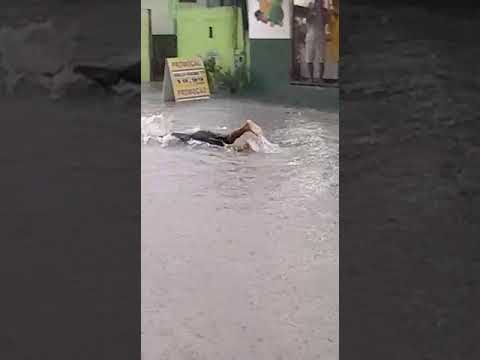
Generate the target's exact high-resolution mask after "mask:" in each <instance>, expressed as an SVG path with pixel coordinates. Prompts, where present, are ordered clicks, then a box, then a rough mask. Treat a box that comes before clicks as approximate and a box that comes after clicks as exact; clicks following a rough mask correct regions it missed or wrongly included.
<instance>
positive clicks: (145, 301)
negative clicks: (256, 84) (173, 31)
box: [142, 85, 338, 360]
mask: <svg viewBox="0 0 480 360" xmlns="http://www.w3.org/2000/svg"><path fill="white" fill-rule="evenodd" d="M247 118H250V119H253V120H254V121H255V122H257V123H258V124H259V125H260V126H261V127H262V128H263V130H264V135H265V137H266V138H267V139H268V141H270V142H271V143H273V144H276V146H275V148H274V150H275V151H268V152H262V151H260V152H250V153H238V152H234V151H227V150H225V149H223V148H216V147H211V146H206V145H202V144H178V143H168V144H165V143H162V142H161V141H160V142H159V141H156V140H155V136H154V135H159V134H158V132H161V133H163V134H160V135H164V134H166V133H167V132H168V131H181V132H182V131H183V132H189V131H194V130H196V129H208V130H213V131H217V132H226V131H228V130H231V129H233V128H235V127H238V126H240V125H241V124H242V121H243V120H244V119H247ZM147 122H148V123H149V124H150V125H152V124H156V127H155V131H156V132H157V134H153V133H154V132H155V131H153V130H152V129H154V128H153V127H151V126H150V125H149V126H150V127H147V126H145V124H146V123H147ZM142 126H144V132H145V133H147V134H145V133H144V136H145V135H151V136H152V137H151V138H150V140H149V141H148V142H147V143H146V144H144V145H142V357H143V360H163V359H165V360H166V359H209V360H210V359H219V360H220V359H222V360H223V359H237V360H242V359H250V360H256V359H259V360H260V359H261V360H270V359H272V360H279V359H285V360H287V359H289V360H290V359H304V360H309V359H322V360H328V359H337V358H338V350H337V349H338V114H336V113H323V112H319V111H314V110H304V109H292V108H285V107H281V106H273V105H267V104H262V103H259V102H254V101H250V100H232V99H211V100H208V101H199V102H191V103H184V104H177V105H168V106H166V105H164V104H163V103H162V101H161V94H160V93H159V90H158V88H156V87H155V86H152V85H148V86H145V87H144V88H142ZM149 132H150V133H149ZM144 138H145V137H144Z"/></svg>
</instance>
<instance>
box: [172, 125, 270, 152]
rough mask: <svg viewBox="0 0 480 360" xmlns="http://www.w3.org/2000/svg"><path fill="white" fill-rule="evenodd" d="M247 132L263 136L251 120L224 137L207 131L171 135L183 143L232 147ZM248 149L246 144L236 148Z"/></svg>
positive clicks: (260, 129) (259, 128) (258, 127)
mask: <svg viewBox="0 0 480 360" xmlns="http://www.w3.org/2000/svg"><path fill="white" fill-rule="evenodd" d="M247 132H251V133H253V134H255V135H256V136H262V135H263V132H262V128H261V127H260V126H258V125H257V124H255V123H254V122H253V121H252V120H247V121H246V122H245V124H244V125H243V126H242V127H240V128H238V129H235V130H233V131H232V132H230V133H229V134H225V135H223V134H217V133H214V132H212V131H208V130H200V131H196V132H194V133H192V134H185V133H178V132H174V133H172V134H171V135H172V136H174V137H176V138H177V139H179V140H181V141H183V142H187V141H190V140H196V141H201V142H204V143H208V144H211V145H216V146H228V145H233V143H234V142H235V141H236V140H237V139H238V138H240V137H241V136H242V135H243V134H245V133H247ZM248 147H249V145H248V142H247V143H246V144H245V145H243V146H240V147H238V149H239V150H246V149H247V148H248Z"/></svg>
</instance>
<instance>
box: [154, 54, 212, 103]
mask: <svg viewBox="0 0 480 360" xmlns="http://www.w3.org/2000/svg"><path fill="white" fill-rule="evenodd" d="M164 74H165V78H164V81H163V99H164V101H175V102H183V101H191V100H204V99H210V88H209V86H208V78H207V72H206V70H205V65H204V64H203V61H202V59H201V58H199V57H196V58H191V59H185V58H167V59H166V61H165V72H164Z"/></svg>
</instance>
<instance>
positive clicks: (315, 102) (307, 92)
mask: <svg viewBox="0 0 480 360" xmlns="http://www.w3.org/2000/svg"><path fill="white" fill-rule="evenodd" d="M291 46H292V44H291V40H290V39H250V41H249V46H248V47H247V49H248V50H249V58H250V66H249V69H250V84H249V88H248V91H249V93H250V94H251V95H254V96H255V97H257V98H263V99H265V100H268V99H272V100H275V101H276V102H282V103H284V104H290V105H293V106H306V107H312V108H317V109H321V110H331V111H338V109H339V91H338V88H332V87H318V86H299V85H291V84H290V62H291V57H292V55H291V54H292V53H291V51H292V49H291Z"/></svg>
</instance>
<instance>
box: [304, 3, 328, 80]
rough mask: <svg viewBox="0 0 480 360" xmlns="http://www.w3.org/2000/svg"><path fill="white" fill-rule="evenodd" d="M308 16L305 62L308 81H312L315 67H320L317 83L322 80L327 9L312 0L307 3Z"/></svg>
mask: <svg viewBox="0 0 480 360" xmlns="http://www.w3.org/2000/svg"><path fill="white" fill-rule="evenodd" d="M308 7H309V14H308V15H307V35H306V37H305V46H306V60H307V64H308V70H309V72H310V79H311V80H312V82H313V81H314V76H315V66H314V63H317V64H319V66H320V76H319V81H321V80H322V78H323V73H324V69H325V64H324V57H325V26H326V25H327V22H328V14H327V9H325V7H324V5H323V0H314V1H312V2H310V3H309V5H308Z"/></svg>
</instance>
